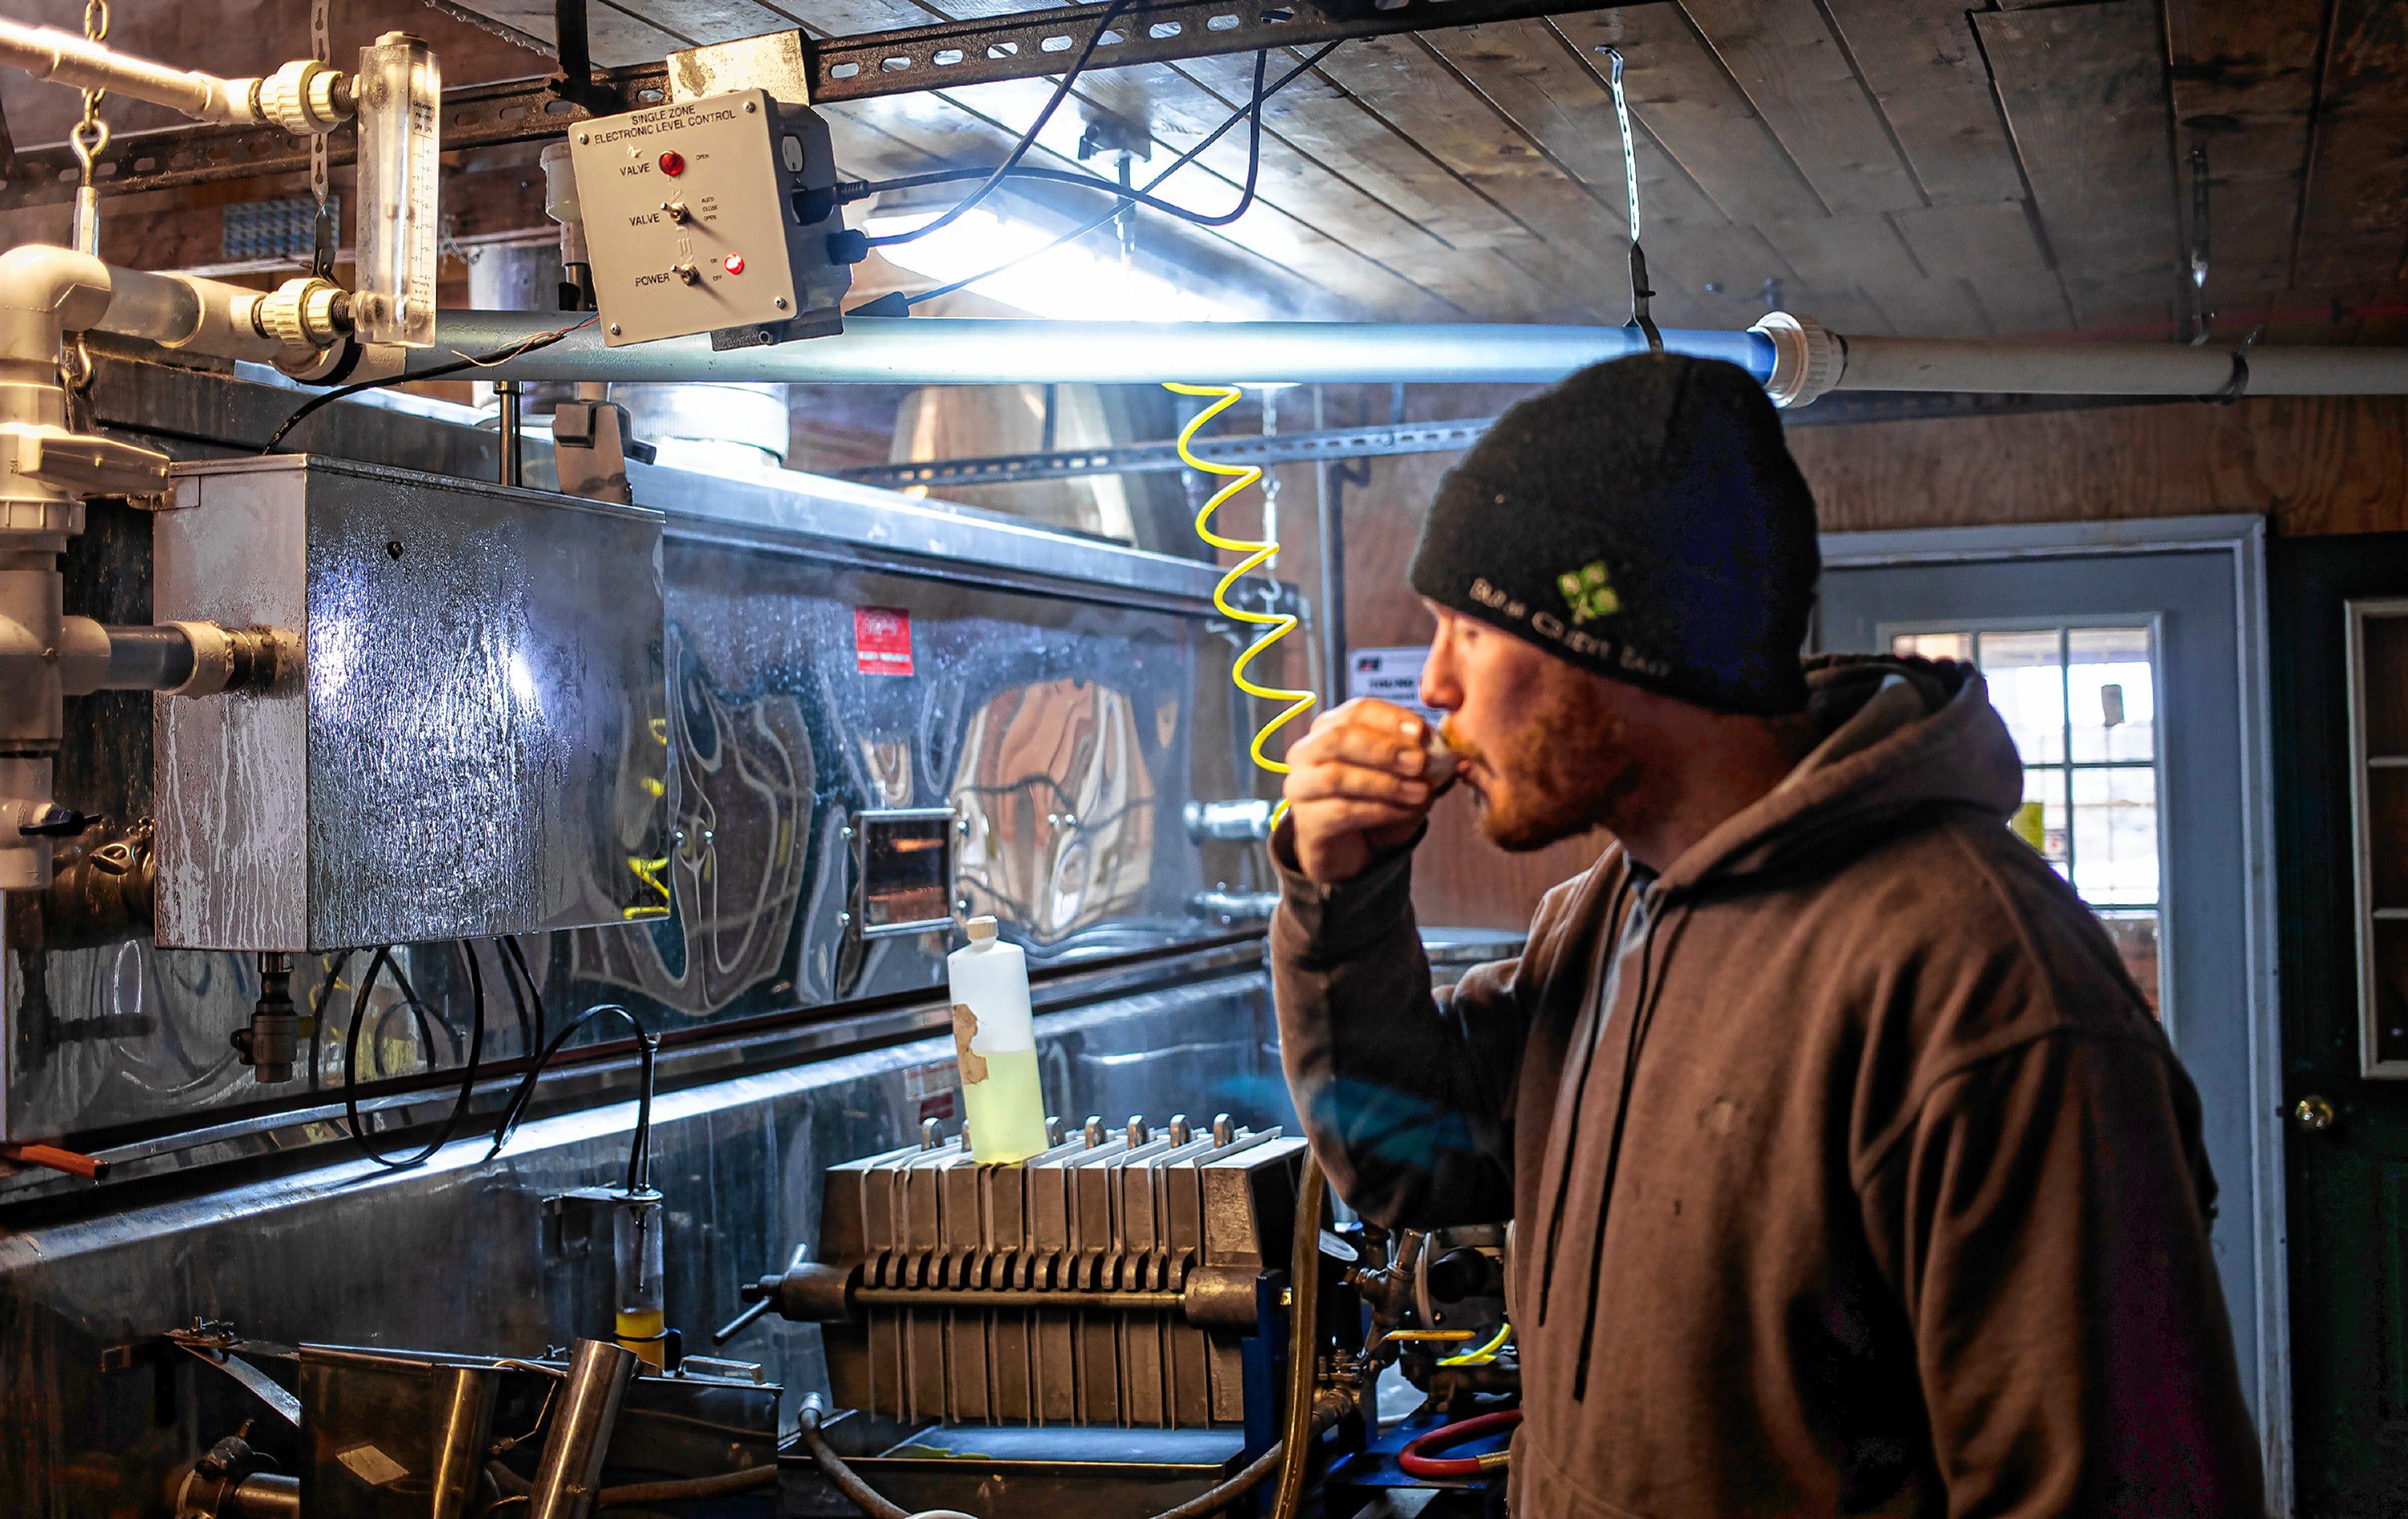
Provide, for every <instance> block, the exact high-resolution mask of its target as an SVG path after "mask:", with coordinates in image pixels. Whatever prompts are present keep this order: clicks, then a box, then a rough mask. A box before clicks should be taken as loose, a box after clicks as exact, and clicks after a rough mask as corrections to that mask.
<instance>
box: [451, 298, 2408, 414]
mask: <svg viewBox="0 0 2408 1519" xmlns="http://www.w3.org/2000/svg"><path fill="white" fill-rule="evenodd" d="M558 322H559V319H558V318H554V317H549V316H536V315H531V314H529V313H526V312H521V311H446V312H443V313H441V314H440V315H439V316H438V317H437V321H436V344H435V347H434V348H433V349H432V350H427V351H423V352H421V353H418V354H413V355H412V360H411V362H412V366H413V367H421V368H423V367H425V366H427V365H433V364H437V363H442V362H447V361H449V360H451V359H452V357H453V356H454V355H455V354H470V355H476V356H480V357H481V356H483V355H485V354H487V353H493V352H499V351H505V350H507V349H509V348H510V347H512V346H513V345H515V344H519V343H523V342H525V341H526V340H527V339H529V338H531V337H538V336H539V335H541V334H543V333H544V332H546V331H549V330H551V329H552V327H554V326H556V325H557V324H558ZM1839 343H1840V345H1841V347H1842V349H1843V351H1844V353H1845V359H1844V363H1843V364H1842V366H1841V369H1840V373H1839V376H1838V379H1837V381H1836V383H1834V384H1833V385H1832V386H1831V387H1830V388H1831V389H1834V390H1844V391H1971V392H1984V393H1990V394H2019V395H2200V396H2207V395H2215V394H2219V393H2223V392H2224V391H2226V389H2227V387H2228V385H2229V382H2230V381H2231V380H2232V378H2233V374H2234V366H2233V353H2234V350H2233V349H2232V348H2230V347H2229V346H2228V347H2212V348H2192V347H2187V346H2185V345H2182V344H2176V343H2090V342H2084V341H2082V340H2080V339H2078V338H2070V339H2058V340H2049V341H2040V340H2033V339H2000V338H1978V337H1963V338H1959V337H1842V338H1840V339H1839ZM1664 345H1665V347H1667V348H1668V349H1670V350H1672V351H1675V352H1682V353H1691V354H1696V355H1698V356H1699V357H1704V358H1716V359H1727V360H1729V361H1731V362H1732V363H1735V364H1738V365H1742V366H1743V367H1744V368H1746V369H1747V370H1748V371H1749V372H1750V373H1752V374H1754V375H1755V376H1756V378H1757V379H1759V380H1766V379H1769V378H1770V375H1771V373H1772V345H1771V343H1770V341H1769V340H1768V339H1767V338H1765V337H1763V336H1762V335H1760V334H1757V333H1754V332H1724V331H1712V330H1703V329H1686V330H1683V329H1667V330H1666V331H1665V333H1664ZM1645 348H1646V340H1645V339H1644V338H1642V337H1641V336H1640V335H1639V334H1638V333H1637V332H1635V331H1633V330H1632V329H1630V328H1627V327H1577V326H1540V325H1527V324H1525V325H1507V324H1501V323H1499V324H1483V323H1478V322H1454V323H1448V322H1434V323H1402V322H1162V323H1125V322H1039V321H1019V320H1006V319H996V320H993V321H982V320H976V319H965V318H939V317H908V318H905V317H854V318H852V319H850V320H848V321H847V322H845V330H844V332H843V333H842V334H841V335H839V336H838V337H812V338H805V339H802V340H800V341H797V342H791V343H781V344H779V345H777V346H775V347H770V348H745V349H733V350H728V351H713V350H712V349H711V347H710V339H709V338H707V337H681V338H672V339H669V340H667V341H664V342H654V343H637V344H631V345H629V346H627V347H624V348H610V347H608V346H607V345H606V344H605V343H604V342H603V341H602V336H601V333H600V331H599V330H598V329H597V328H595V327H586V328H583V329H581V330H580V331H578V332H574V333H571V334H570V335H569V336H568V337H566V338H563V339H561V340H560V341H558V342H556V343H552V344H549V345H547V346H545V347H543V348H539V349H537V350H535V351H531V352H529V353H526V354H525V355H523V356H522V357H518V358H512V359H505V360H502V361H501V362H499V363H498V364H496V365H494V366H493V367H491V368H489V369H485V370H482V371H480V375H479V378H480V379H492V380H616V381H630V380H642V381H680V380H717V381H765V380H766V381H777V380H785V381H803V382H818V383H857V384H909V385H942V384H999V383H1015V382H1025V383H1039V384H1041V383H1077V382H1081V381H1084V382H1087V383H1091V384H1106V385H1111V384H1124V385H1125V384H1151V383H1154V382H1155V381H1158V380H1240V381H1244V380H1259V381H1307V382H1309V381H1315V380H1318V381H1323V382H1328V383H1344V382H1373V383H1385V382H1390V381H1396V380H1409V381H1412V382H1414V383H1419V384H1445V383H1450V382H1466V383H1470V382H1507V383H1525V384H1528V383H1545V382H1548V381H1551V380H1560V379H1562V378H1563V377H1564V376H1566V375H1568V374H1570V373H1571V372H1572V371H1573V370H1575V369H1578V368H1581V367H1583V366H1584V365H1591V364H1596V363H1598V362H1600V361H1602V360H1605V359H1613V358H1620V357H1622V356H1624V355H1626V354H1629V353H1635V352H1640V351H1644V350H1645ZM2243 363H2244V364H2245V365H2246V366H2247V374H2246V380H2245V383H2244V384H2243V386H2242V387H2241V390H2242V394H2250V395H2397V394H2408V350H2403V349H2395V348H2281V347H2273V348H2253V349H2248V350H2246V351H2244V352H2243Z"/></svg>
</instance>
